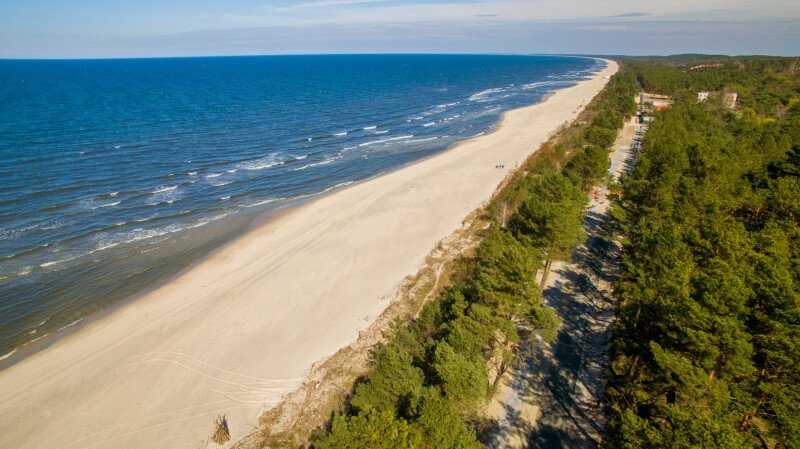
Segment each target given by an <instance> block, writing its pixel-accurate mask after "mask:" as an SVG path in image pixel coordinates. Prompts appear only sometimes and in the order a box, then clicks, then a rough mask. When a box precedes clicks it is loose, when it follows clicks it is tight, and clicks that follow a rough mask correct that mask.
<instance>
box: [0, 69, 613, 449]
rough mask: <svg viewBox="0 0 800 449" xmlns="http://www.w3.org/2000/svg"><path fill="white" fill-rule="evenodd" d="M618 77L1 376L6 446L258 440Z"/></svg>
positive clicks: (124, 311)
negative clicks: (225, 427) (263, 426)
mask: <svg viewBox="0 0 800 449" xmlns="http://www.w3.org/2000/svg"><path fill="white" fill-rule="evenodd" d="M616 70H617V66H616V64H615V63H613V62H610V63H609V65H608V67H606V68H605V69H604V70H603V71H602V72H600V73H598V74H596V75H595V76H594V77H593V78H592V79H591V80H588V81H583V82H581V83H579V84H578V85H576V86H574V87H571V88H568V89H563V90H560V91H558V92H556V93H555V94H554V95H552V96H550V97H549V98H548V99H547V100H546V101H545V102H543V103H541V104H538V105H534V106H530V107H526V108H521V109H517V110H514V111H510V112H509V113H507V114H506V115H505V116H504V118H503V121H502V122H501V124H500V125H499V126H498V128H497V130H496V131H495V132H493V133H491V134H488V135H485V136H481V137H477V138H474V139H470V140H468V141H465V142H463V143H461V144H459V145H457V146H455V147H454V148H453V149H451V150H449V151H446V152H444V153H441V154H439V155H436V156H434V157H431V158H428V159H425V160H423V161H421V162H419V163H416V164H412V165H409V166H407V167H404V168H402V169H400V170H397V171H395V172H392V173H389V174H387V175H384V176H381V177H377V178H374V179H371V180H369V181H366V182H363V183H360V184H356V185H354V186H352V187H349V188H347V189H344V190H341V191H338V192H335V193H333V194H331V195H328V196H325V197H322V198H320V199H318V200H315V201H312V202H310V203H307V204H304V205H302V206H299V207H296V208H294V209H292V210H290V211H288V212H286V213H284V214H281V215H280V216H278V217H276V218H274V219H272V220H270V221H268V222H267V223H264V224H262V225H260V226H259V227H257V228H256V229H253V230H252V231H250V232H248V233H247V234H245V235H244V236H242V237H241V238H239V239H237V240H236V241H234V242H232V243H231V244H229V245H226V246H225V247H223V248H221V249H220V250H218V251H216V252H214V253H213V254H212V255H211V256H209V257H208V258H207V259H205V260H204V261H202V262H201V263H199V264H197V265H195V266H194V267H192V268H191V269H189V270H187V271H186V272H185V273H183V274H181V275H180V276H178V277H177V278H175V279H174V280H171V281H170V282H168V283H166V284H165V285H164V286H162V287H159V288H157V289H155V290H154V291H152V292H150V293H148V294H147V295H145V296H144V297H143V298H141V299H138V300H136V301H133V302H131V303H130V304H128V305H126V306H125V307H122V308H120V309H119V310H116V311H114V312H113V313H111V314H109V315H108V316H106V317H103V318H102V319H99V320H96V321H94V322H92V323H90V324H87V325H86V326H85V327H84V328H83V329H80V330H79V331H78V332H76V333H74V334H73V335H69V336H66V337H64V338H62V339H60V340H59V341H57V342H56V343H54V344H53V345H51V346H50V347H48V348H46V349H44V350H42V351H40V352H39V353H36V354H34V355H33V356H31V357H28V358H26V359H24V360H22V361H21V362H19V363H18V364H16V365H14V366H12V367H10V368H8V369H6V370H4V371H2V372H0V447H3V448H48V449H55V448H148V449H155V448H170V449H181V448H192V449H194V448H198V447H206V446H208V447H220V446H218V445H216V444H214V443H212V442H210V441H209V437H210V436H211V433H212V424H213V421H214V418H215V417H216V416H217V415H220V414H225V415H226V416H227V418H228V422H229V425H230V429H231V436H232V442H233V441H235V440H236V439H237V438H239V437H241V436H243V435H246V434H248V433H249V432H251V431H252V430H253V428H254V427H255V426H256V424H257V422H258V417H259V415H261V413H262V412H264V411H265V410H267V409H269V408H270V407H271V406H272V405H274V404H275V403H276V402H277V401H278V400H279V399H280V398H281V396H282V395H283V394H285V393H286V392H288V391H291V390H292V389H294V388H296V387H297V386H298V385H300V383H301V382H302V381H303V378H304V377H305V376H306V375H307V374H308V373H309V371H310V369H311V367H312V365H313V364H314V363H315V362H318V361H320V360H323V359H324V358H325V357H328V356H330V355H332V354H333V353H335V352H336V351H337V350H338V349H339V348H341V347H343V346H345V345H347V344H348V343H350V342H351V341H353V340H355V339H356V337H357V335H358V332H359V330H361V329H366V328H367V327H368V326H369V324H370V322H371V321H372V320H373V319H374V318H375V317H377V316H378V315H379V314H380V313H381V312H382V311H383V309H384V308H386V306H387V305H388V303H389V301H390V300H391V299H392V298H393V297H394V295H395V292H396V290H397V287H398V286H399V285H400V282H401V281H402V280H403V279H404V277H405V276H407V275H410V274H413V273H415V272H416V271H417V270H418V269H419V268H420V266H421V264H422V263H423V261H424V260H425V256H426V255H427V254H428V253H429V252H430V251H431V250H432V249H433V248H434V247H435V245H436V243H437V242H438V241H439V240H441V239H442V238H444V237H446V236H447V235H449V234H450V233H451V232H453V231H454V230H456V229H458V228H459V227H460V226H461V222H462V220H463V219H464V218H465V217H466V216H467V215H468V214H469V213H470V212H472V211H473V210H475V209H477V208H478V207H480V206H481V205H482V204H484V203H485V202H486V201H487V200H488V199H489V198H490V197H491V196H492V194H493V193H494V192H495V189H496V188H497V186H498V184H499V183H500V182H501V181H502V180H503V179H504V178H505V177H506V175H507V174H508V172H509V171H510V170H513V169H514V167H516V166H517V165H518V164H520V163H521V162H522V161H524V160H525V159H526V158H527V157H528V156H529V155H530V154H531V153H533V152H534V151H535V150H536V149H537V148H538V147H539V145H540V144H541V143H542V142H544V141H545V140H546V139H547V138H548V137H549V135H550V134H551V133H552V132H553V131H554V130H555V129H556V128H558V127H559V126H560V125H561V124H563V123H564V122H566V121H569V120H572V119H574V118H575V117H576V115H577V113H578V112H579V111H580V110H581V109H582V107H583V106H585V105H586V104H588V103H589V101H590V100H591V98H592V97H594V95H596V94H597V92H599V91H600V90H601V89H602V87H603V86H604V85H605V84H606V83H607V81H608V77H609V76H610V75H611V74H613V73H614V72H615V71H616ZM498 164H503V165H505V168H495V166H496V165H498Z"/></svg>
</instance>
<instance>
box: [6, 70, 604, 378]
mask: <svg viewBox="0 0 800 449" xmlns="http://www.w3.org/2000/svg"><path fill="white" fill-rule="evenodd" d="M567 57H573V58H580V59H592V60H600V61H606V62H607V61H608V60H606V59H603V58H595V57H588V56H570V55H567ZM580 82H581V81H577V82H576V83H580ZM570 87H574V86H570ZM568 88H569V87H567V89H568ZM555 92H557V91H550V92H547V93H546V94H544V96H543V97H542V99H541V101H540V102H538V103H534V104H529V105H526V106H522V107H520V108H516V109H510V110H508V111H506V112H504V113H503V114H502V115H501V116H500V118H499V120H498V121H497V122H496V123H494V124H493V125H492V126H491V127H490V128H489V129H487V130H485V131H481V132H480V133H478V134H476V135H474V136H471V137H466V138H464V139H463V140H459V141H458V142H454V143H452V144H451V145H449V146H447V147H446V148H444V149H442V150H440V151H437V152H435V153H433V154H430V155H427V156H424V157H422V158H419V159H415V160H412V161H409V162H407V163H405V164H403V165H400V166H397V167H393V168H391V169H389V170H386V171H381V172H378V173H375V174H372V175H369V176H367V177H365V178H362V179H358V180H353V181H346V182H343V183H339V184H336V185H333V186H330V187H327V188H325V189H323V190H320V191H317V192H311V193H304V194H299V195H297V196H294V197H286V198H279V199H277V201H275V203H274V204H277V207H274V208H270V209H264V210H262V211H260V212H256V213H255V214H254V215H253V216H252V217H251V218H250V219H249V221H247V222H246V223H247V224H246V225H244V226H243V227H242V229H240V230H239V231H238V232H237V233H235V235H234V236H233V237H232V238H231V239H230V240H228V241H225V242H223V243H222V244H221V245H219V246H217V247H214V248H213V249H211V250H209V251H207V252H206V253H204V254H201V255H199V256H198V257H197V258H196V259H194V260H192V261H191V262H189V263H187V264H186V265H185V266H183V267H182V268H180V269H178V270H177V271H176V272H174V273H172V274H169V275H166V276H164V277H162V278H158V279H155V280H153V281H152V283H151V284H149V285H146V286H144V287H143V288H141V290H140V291H138V292H136V293H133V294H131V295H129V296H127V297H124V298H122V299H119V300H117V301H115V302H114V303H113V304H111V305H110V306H107V307H104V308H102V309H99V310H95V311H92V312H90V313H88V314H86V315H84V316H81V317H80V318H78V319H76V320H75V321H73V322H72V323H69V324H67V325H65V326H63V327H61V328H59V329H56V330H53V331H50V332H48V333H45V334H44V335H42V336H40V337H38V338H35V339H33V340H31V341H28V342H25V343H22V344H21V345H19V346H16V347H14V348H12V349H11V350H10V351H9V352H6V353H5V354H0V372H2V371H4V370H6V369H9V368H12V367H13V366H14V365H16V364H18V363H20V362H22V361H23V360H25V359H26V358H28V357H32V356H35V355H36V354H37V353H39V352H41V351H43V350H45V349H47V348H48V347H50V346H52V345H54V344H57V343H58V342H59V341H60V340H62V339H64V338H67V337H69V336H70V335H73V334H75V333H77V332H80V331H81V330H82V329H83V328H85V327H86V326H88V325H90V324H92V323H94V322H96V321H98V320H102V319H105V318H106V317H108V316H109V315H113V314H114V313H116V312H117V311H119V310H120V309H124V308H125V307H127V306H129V305H130V304H131V303H134V302H136V301H138V300H140V299H142V298H144V297H146V296H147V295H149V294H151V293H153V292H154V291H155V290H157V289H159V288H161V287H163V286H165V285H166V284H168V283H169V282H172V281H173V280H175V279H177V278H179V277H181V276H183V275H184V274H186V273H187V272H188V271H190V270H191V269H193V268H194V267H195V266H197V265H198V264H201V263H203V262H204V261H206V260H208V259H210V258H211V257H213V256H214V254H216V253H217V252H218V251H222V250H224V249H225V248H226V247H227V246H229V245H232V244H233V243H235V242H236V241H237V240H239V239H240V238H242V237H244V236H245V235H247V234H248V233H250V232H253V231H256V230H258V229H259V228H260V227H261V226H263V225H266V224H268V223H269V222H271V221H273V220H274V219H277V218H279V217H281V216H282V215H284V214H287V213H290V212H291V211H292V210H293V209H296V208H300V207H303V206H305V205H306V204H310V203H313V202H314V201H317V200H320V199H322V198H325V197H327V196H330V195H333V194H335V193H337V192H339V191H341V190H343V189H347V188H350V187H353V186H356V185H358V184H362V183H365V182H369V181H371V180H373V179H376V178H380V177H382V176H386V175H388V174H390V173H393V172H396V171H398V170H402V169H403V168H405V167H408V166H410V165H414V164H418V163H422V162H425V161H426V160H428V159H430V158H434V157H436V156H438V155H440V154H442V153H446V152H448V151H451V150H453V149H454V148H456V147H457V146H459V145H461V144H464V143H466V142H469V141H471V140H474V139H478V138H480V137H483V136H486V135H490V134H492V133H494V132H496V131H497V130H498V129H499V128H500V127H501V126H502V124H503V121H504V120H505V116H506V114H508V113H510V112H512V111H515V110H517V109H524V108H528V107H532V106H536V105H539V104H543V103H545V102H546V101H547V100H548V99H549V98H550V97H551V96H552V95H554V94H555ZM215 225H216V226H224V225H225V223H218V224H215Z"/></svg>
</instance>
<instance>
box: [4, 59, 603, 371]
mask: <svg viewBox="0 0 800 449" xmlns="http://www.w3.org/2000/svg"><path fill="white" fill-rule="evenodd" d="M599 64H601V63H598V62H596V61H593V60H587V59H579V58H566V57H526V56H434V55H402V56H401V55H383V56H378V55H370V56H366V55H364V56H278V57H230V58H188V59H139V60H88V61H8V60H7V61H0V357H3V356H4V355H6V354H8V353H9V352H11V351H12V350H14V349H15V348H18V347H19V346H20V345H23V344H25V343H26V342H29V341H31V340H34V339H36V338H39V337H41V336H42V335H45V334H50V333H52V332H53V331H55V330H58V329H60V328H63V327H65V326H68V325H70V324H72V323H74V322H75V321H76V320H80V319H82V317H84V316H86V315H88V314H90V313H93V312H95V311H97V310H100V309H102V308H104V307H107V306H109V305H111V304H113V303H115V302H118V301H119V300H120V299H122V298H125V297H127V296H130V295H132V294H135V293H136V292H138V291H141V290H142V289H143V288H145V287H147V286H148V285H152V284H153V282H155V281H156V280H158V279H163V278H164V277H165V276H168V275H170V274H174V273H175V272H176V271H177V270H179V269H181V268H183V267H185V266H187V265H188V264H189V263H191V262H192V261H193V260H196V259H197V258H198V257H200V256H202V255H203V254H206V253H207V252H208V251H209V250H211V249H213V248H214V247H216V246H218V245H220V244H221V243H223V242H225V241H227V240H229V239H230V238H232V237H233V236H235V235H237V234H238V233H240V232H241V231H242V230H243V229H244V228H245V227H246V226H247V223H248V222H249V221H250V220H251V219H252V218H253V216H255V215H256V214H258V213H262V212H264V211H265V210H268V209H269V208H272V207H276V206H278V205H280V204H283V203H285V202H286V201H297V200H298V199H302V198H306V197H309V196H310V195H313V194H317V193H320V192H324V191H327V190H330V189H332V188H335V187H337V186H343V185H346V184H347V183H350V182H354V181H357V180H360V179H364V178H367V177H370V176H374V175H376V174H379V173H382V172H386V171H389V170H392V169H395V168H397V167H400V166H402V165H404V164H407V163H409V162H411V161H414V160H417V159H419V158H422V157H425V156H429V155H431V154H434V153H436V152H438V151H442V150H444V149H446V148H447V147H449V146H451V145H452V144H453V143H455V142H457V141H459V140H462V139H465V138H468V137H471V136H475V135H478V134H480V133H483V132H487V131H489V130H490V129H491V127H492V126H493V125H494V124H496V123H497V121H498V119H499V117H500V115H501V114H502V112H504V111H506V110H509V109H513V108H516V107H520V106H522V105H528V104H532V103H536V102H539V101H541V100H542V99H543V97H544V96H545V95H546V94H547V93H548V92H551V91H552V90H554V89H559V88H563V87H567V86H569V85H571V84H573V83H574V82H575V81H576V80H578V79H581V78H582V77H585V76H586V75H587V74H589V73H590V72H592V71H593V70H596V69H598V68H599Z"/></svg>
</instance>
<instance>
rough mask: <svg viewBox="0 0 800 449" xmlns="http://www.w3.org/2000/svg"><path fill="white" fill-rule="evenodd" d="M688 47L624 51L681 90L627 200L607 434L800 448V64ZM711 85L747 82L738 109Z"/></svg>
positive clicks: (643, 70) (646, 77)
mask: <svg viewBox="0 0 800 449" xmlns="http://www.w3.org/2000/svg"><path fill="white" fill-rule="evenodd" d="M684 58H685V59H684V60H681V59H680V58H668V59H652V58H651V59H638V60H628V61H625V64H626V65H627V67H628V70H629V72H630V73H631V74H633V75H635V77H636V79H637V80H638V82H640V83H641V84H642V86H643V87H644V88H645V89H646V90H647V91H652V92H655V93H662V94H669V95H672V96H674V97H675V98H676V102H675V104H674V106H673V107H672V108H671V109H667V110H663V111H662V112H659V113H657V115H656V117H655V121H654V122H653V124H652V126H651V127H650V130H649V131H648V133H647V134H646V136H645V139H644V145H643V150H642V151H641V153H640V154H639V158H638V161H637V163H636V165H635V167H634V170H633V173H632V175H631V176H629V177H627V178H624V179H623V182H622V190H621V196H620V200H619V202H618V205H617V206H616V208H615V211H614V213H615V215H616V217H617V219H618V221H619V223H620V227H621V229H622V231H623V236H624V249H623V259H622V263H621V267H620V279H619V281H618V283H617V285H616V288H615V291H616V295H617V298H618V301H619V303H618V305H617V308H616V315H617V322H616V325H615V326H614V341H615V344H614V349H613V355H612V362H611V371H612V378H611V381H610V383H609V386H608V388H607V395H606V396H607V401H608V404H609V407H608V410H609V413H610V416H609V421H608V427H607V435H606V438H605V441H604V443H603V445H604V446H605V447H608V448H662V447H663V448H753V447H757V448H798V447H800V226H799V224H800V223H799V222H798V220H800V177H799V175H800V63H798V60H797V59H792V58H764V57H746V58H726V57H718V58H708V57H707V58H701V57H698V56H686V57H684ZM717 60H718V62H720V63H722V67H708V68H698V69H695V70H688V68H689V67H691V66H692V65H693V64H696V63H704V62H705V63H708V62H717ZM698 91H712V92H714V91H732V92H736V93H738V94H739V107H738V108H737V109H735V110H730V109H727V108H725V107H724V106H723V105H722V104H721V102H720V101H718V100H715V99H714V98H713V97H712V98H710V99H709V100H708V101H706V102H703V103H698V102H697V98H696V94H697V92H698Z"/></svg>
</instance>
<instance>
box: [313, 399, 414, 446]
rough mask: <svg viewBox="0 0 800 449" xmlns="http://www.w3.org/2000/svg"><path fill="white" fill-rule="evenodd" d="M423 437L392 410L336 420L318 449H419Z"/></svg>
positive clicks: (344, 416)
mask: <svg viewBox="0 0 800 449" xmlns="http://www.w3.org/2000/svg"><path fill="white" fill-rule="evenodd" d="M421 441H422V436H421V435H420V433H419V432H418V431H417V430H416V429H414V428H413V427H411V426H409V424H408V423H407V422H406V421H405V420H403V419H398V418H396V417H395V415H394V413H393V412H392V411H390V410H375V409H366V410H362V411H361V412H359V414H358V415H351V416H346V415H340V414H337V415H336V416H334V417H333V422H332V423H331V430H330V432H329V433H328V434H327V435H326V436H325V437H323V438H322V439H320V440H318V441H316V442H315V443H314V448H315V449H364V448H370V449H416V448H419V447H421V446H420V444H421Z"/></svg>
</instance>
